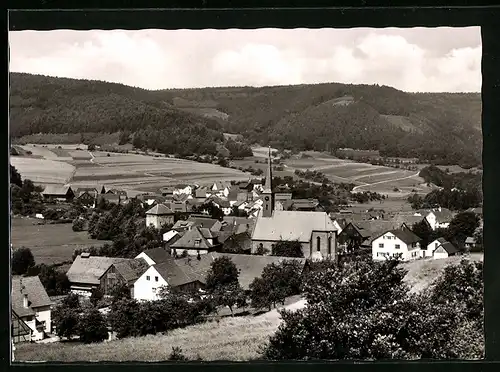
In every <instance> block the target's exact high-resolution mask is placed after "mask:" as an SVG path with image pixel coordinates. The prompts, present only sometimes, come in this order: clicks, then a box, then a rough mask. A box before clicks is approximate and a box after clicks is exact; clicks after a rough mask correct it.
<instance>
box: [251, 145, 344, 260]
mask: <svg viewBox="0 0 500 372" xmlns="http://www.w3.org/2000/svg"><path fill="white" fill-rule="evenodd" d="M272 179H273V178H272V162H271V150H269V156H268V161H267V171H266V181H265V185H264V191H263V192H262V200H263V204H262V209H261V210H260V211H259V214H258V215H257V221H256V223H255V226H254V229H253V231H252V253H256V252H258V251H262V249H265V250H266V251H267V252H268V254H270V253H271V252H272V250H273V248H274V245H275V244H276V243H277V242H279V241H280V240H289V241H294V240H298V241H299V242H300V243H301V245H302V252H303V253H304V257H306V258H314V259H324V258H329V257H331V258H335V257H336V252H337V228H336V227H335V225H334V224H333V221H332V220H331V219H330V217H329V216H328V214H327V213H325V212H309V211H308V212H305V211H283V210H276V209H275V195H274V192H273V187H272Z"/></svg>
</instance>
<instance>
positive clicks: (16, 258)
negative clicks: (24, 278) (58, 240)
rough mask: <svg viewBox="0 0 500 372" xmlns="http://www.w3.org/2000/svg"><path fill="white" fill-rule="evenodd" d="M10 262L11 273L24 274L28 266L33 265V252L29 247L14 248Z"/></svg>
mask: <svg viewBox="0 0 500 372" xmlns="http://www.w3.org/2000/svg"><path fill="white" fill-rule="evenodd" d="M11 264H12V274H14V275H23V274H25V273H26V272H27V271H28V269H29V268H31V267H33V266H35V258H34V257H33V253H31V249H29V248H25V247H22V248H18V249H14V252H13V253H12V260H11Z"/></svg>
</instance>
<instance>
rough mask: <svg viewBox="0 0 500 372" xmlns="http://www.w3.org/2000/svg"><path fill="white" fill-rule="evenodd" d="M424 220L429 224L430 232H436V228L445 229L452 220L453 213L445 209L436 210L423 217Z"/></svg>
mask: <svg viewBox="0 0 500 372" xmlns="http://www.w3.org/2000/svg"><path fill="white" fill-rule="evenodd" d="M425 219H426V220H427V222H429V225H430V227H431V229H432V230H436V229H438V228H441V229H446V228H447V227H448V226H449V225H450V222H451V220H452V219H453V213H452V212H451V211H450V210H449V209H446V208H437V209H435V210H433V211H431V212H429V213H428V214H427V215H426V216H425Z"/></svg>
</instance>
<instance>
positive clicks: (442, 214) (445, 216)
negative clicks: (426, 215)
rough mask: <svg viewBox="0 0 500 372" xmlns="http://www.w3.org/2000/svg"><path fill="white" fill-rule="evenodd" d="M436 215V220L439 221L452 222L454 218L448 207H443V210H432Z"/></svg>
mask: <svg viewBox="0 0 500 372" xmlns="http://www.w3.org/2000/svg"><path fill="white" fill-rule="evenodd" d="M432 213H434V215H435V216H436V221H437V222H440V223H442V222H450V221H451V220H452V219H453V213H452V212H451V211H450V210H449V209H446V208H441V210H440V211H439V210H434V211H432Z"/></svg>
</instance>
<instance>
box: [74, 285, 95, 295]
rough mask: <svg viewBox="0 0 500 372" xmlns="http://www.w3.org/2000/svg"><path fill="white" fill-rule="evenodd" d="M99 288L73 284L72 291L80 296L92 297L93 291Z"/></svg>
mask: <svg viewBox="0 0 500 372" xmlns="http://www.w3.org/2000/svg"><path fill="white" fill-rule="evenodd" d="M98 286H99V285H97V284H87V283H71V286H70V291H71V293H74V294H77V295H79V296H84V297H90V296H91V294H92V290H93V289H94V288H97V287H98Z"/></svg>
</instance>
